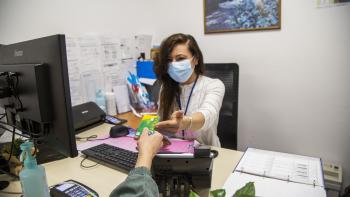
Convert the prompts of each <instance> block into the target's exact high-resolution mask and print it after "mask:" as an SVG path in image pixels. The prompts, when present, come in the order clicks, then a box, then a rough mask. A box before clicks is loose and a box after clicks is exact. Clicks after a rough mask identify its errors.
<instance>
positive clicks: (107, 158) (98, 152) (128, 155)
mask: <svg viewBox="0 0 350 197" xmlns="http://www.w3.org/2000/svg"><path fill="white" fill-rule="evenodd" d="M82 153H83V154H85V155H86V156H88V158H89V159H91V158H92V160H95V161H97V162H98V163H101V164H107V166H108V167H112V168H117V169H123V170H127V171H130V170H131V169H133V168H134V167H135V164H136V160H137V153H135V152H132V151H129V150H125V149H122V148H118V147H115V146H112V145H109V144H100V145H97V146H94V147H91V148H88V149H86V150H83V151H82Z"/></svg>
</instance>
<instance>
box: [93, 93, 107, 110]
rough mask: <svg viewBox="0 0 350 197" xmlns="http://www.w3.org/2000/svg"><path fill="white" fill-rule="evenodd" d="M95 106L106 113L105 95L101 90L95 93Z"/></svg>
mask: <svg viewBox="0 0 350 197" xmlns="http://www.w3.org/2000/svg"><path fill="white" fill-rule="evenodd" d="M95 101H96V104H97V105H98V106H99V107H100V108H101V109H102V110H103V111H104V112H106V98H105V94H104V93H103V91H102V90H101V89H98V90H97V91H96V97H95Z"/></svg>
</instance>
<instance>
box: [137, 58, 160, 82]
mask: <svg viewBox="0 0 350 197" xmlns="http://www.w3.org/2000/svg"><path fill="white" fill-rule="evenodd" d="M153 64H154V62H153V61H137V62H136V72H137V76H138V77H139V78H148V79H156V74H155V73H154V71H153Z"/></svg>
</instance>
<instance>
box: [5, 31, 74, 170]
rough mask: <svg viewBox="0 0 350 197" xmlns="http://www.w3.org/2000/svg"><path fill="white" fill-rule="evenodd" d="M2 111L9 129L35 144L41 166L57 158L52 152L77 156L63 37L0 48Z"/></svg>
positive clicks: (47, 38) (45, 38) (46, 38)
mask: <svg viewBox="0 0 350 197" xmlns="http://www.w3.org/2000/svg"><path fill="white" fill-rule="evenodd" d="M0 107H3V108H5V111H6V116H7V123H8V124H10V125H15V126H16V127H17V128H18V129H19V130H22V131H23V132H24V133H25V134H28V135H30V136H31V137H32V138H33V139H36V140H37V142H38V146H39V154H38V156H39V160H42V161H39V162H40V163H42V162H45V160H46V159H47V160H55V158H56V159H57V155H55V154H53V155H55V156H52V157H53V158H52V159H50V158H48V157H50V156H51V154H52V153H53V152H58V153H60V155H61V156H65V157H75V156H77V155H78V151H77V148H76V141H75V135H74V127H73V118H72V107H71V99H70V89H69V76H68V68H67V54H66V42H65V36H64V35H54V36H49V37H44V38H39V39H35V40H30V41H25V42H20V43H16V44H11V45H3V46H1V47H0ZM40 147H41V148H40ZM40 153H41V154H40ZM58 157H59V156H58Z"/></svg>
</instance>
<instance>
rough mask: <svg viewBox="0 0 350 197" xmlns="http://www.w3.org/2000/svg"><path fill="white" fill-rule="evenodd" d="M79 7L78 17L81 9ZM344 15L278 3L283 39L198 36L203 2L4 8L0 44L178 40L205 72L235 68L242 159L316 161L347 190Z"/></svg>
mask: <svg viewBox="0 0 350 197" xmlns="http://www.w3.org/2000/svg"><path fill="white" fill-rule="evenodd" d="M81 4H84V8H80V7H81ZM349 18H350V6H349V5H347V6H339V7H332V8H316V1H315V0H284V1H283V3H282V29H281V30H275V31H256V32H241V33H223V34H211V35H204V33H203V1H201V0H191V1H189V0H148V1H146V0H138V1H137V0H118V1H117V0H114V1H113V0H105V1H101V0H100V1H97V0H95V1H92V0H89V1H87V0H75V1H69V0H60V1H58V0H56V1H47V0H36V1H35V0H31V1H29V0H27V1H20V0H0V43H12V42H17V41H22V40H26V39H30V38H36V37H39V36H44V35H49V34H55V33H67V34H81V33H85V32H99V33H109V34H117V35H121V36H123V35H126V36H127V35H130V34H133V35H134V34H137V33H149V34H153V35H154V36H155V43H159V42H160V41H161V40H162V39H163V38H164V37H166V36H168V35H170V34H172V33H176V32H184V33H189V34H192V35H193V36H194V37H195V38H196V39H197V41H198V42H199V45H200V46H201V48H202V50H203V53H204V56H205V61H206V62H237V63H238V64H239V65H240V91H239V131H238V138H239V139H238V140H239V141H238V143H239V149H240V150H244V149H245V148H246V147H247V146H253V147H258V148H265V149H270V150H276V151H284V152H291V153H298V154H304V155H310V156H318V157H322V158H323V159H324V160H326V161H333V162H336V163H339V164H341V165H342V166H343V168H344V171H345V178H346V182H347V184H350V155H349V153H350V143H349V142H350V52H349V51H350V36H349V35H350V22H349V21H348V20H349Z"/></svg>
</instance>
